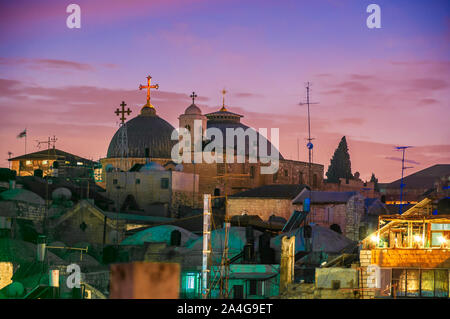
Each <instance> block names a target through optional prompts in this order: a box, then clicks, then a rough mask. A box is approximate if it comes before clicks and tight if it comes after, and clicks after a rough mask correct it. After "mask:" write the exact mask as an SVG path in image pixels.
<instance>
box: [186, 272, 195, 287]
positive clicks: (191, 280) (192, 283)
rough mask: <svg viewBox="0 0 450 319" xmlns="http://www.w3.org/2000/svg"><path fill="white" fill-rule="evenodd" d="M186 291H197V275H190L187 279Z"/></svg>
mask: <svg viewBox="0 0 450 319" xmlns="http://www.w3.org/2000/svg"><path fill="white" fill-rule="evenodd" d="M186 289H188V290H194V289H195V275H188V276H187V278H186Z"/></svg>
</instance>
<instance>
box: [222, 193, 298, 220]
mask: <svg viewBox="0 0 450 319" xmlns="http://www.w3.org/2000/svg"><path fill="white" fill-rule="evenodd" d="M293 210H294V207H293V206H292V201H291V199H274V198H252V197H249V198H228V200H227V214H228V215H229V216H234V215H242V214H247V215H258V216H259V217H260V218H261V219H262V220H265V221H267V220H268V219H269V217H270V216H271V215H276V216H280V217H283V218H285V219H286V220H288V219H289V217H290V216H291V214H292V212H293Z"/></svg>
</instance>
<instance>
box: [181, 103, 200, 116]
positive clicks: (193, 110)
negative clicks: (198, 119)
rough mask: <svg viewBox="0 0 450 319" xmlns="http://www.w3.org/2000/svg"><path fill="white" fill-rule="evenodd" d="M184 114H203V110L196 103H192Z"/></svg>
mask: <svg viewBox="0 0 450 319" xmlns="http://www.w3.org/2000/svg"><path fill="white" fill-rule="evenodd" d="M184 114H186V115H202V110H200V108H199V107H198V106H197V105H195V104H191V105H190V106H189V107H188V108H187V109H186V110H185V111H184Z"/></svg>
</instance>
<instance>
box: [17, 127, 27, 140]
mask: <svg viewBox="0 0 450 319" xmlns="http://www.w3.org/2000/svg"><path fill="white" fill-rule="evenodd" d="M25 136H27V129H24V130H23V132H20V133H19V135H17V138H22V137H25Z"/></svg>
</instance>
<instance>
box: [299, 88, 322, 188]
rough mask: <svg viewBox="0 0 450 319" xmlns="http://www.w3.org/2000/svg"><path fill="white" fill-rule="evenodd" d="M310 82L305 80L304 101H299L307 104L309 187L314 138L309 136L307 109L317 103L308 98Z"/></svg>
mask: <svg viewBox="0 0 450 319" xmlns="http://www.w3.org/2000/svg"><path fill="white" fill-rule="evenodd" d="M311 85H312V84H311V82H306V86H305V87H306V102H300V103H299V105H300V106H303V105H307V106H308V138H307V141H308V143H307V144H306V147H307V148H308V163H309V164H308V181H309V187H311V184H312V183H311V177H312V176H311V164H312V151H313V147H314V145H313V143H312V142H311V141H312V140H313V139H314V138H311V116H310V111H309V106H310V105H311V104H319V103H318V102H310V100H309V95H310V94H309V92H310V90H311Z"/></svg>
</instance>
